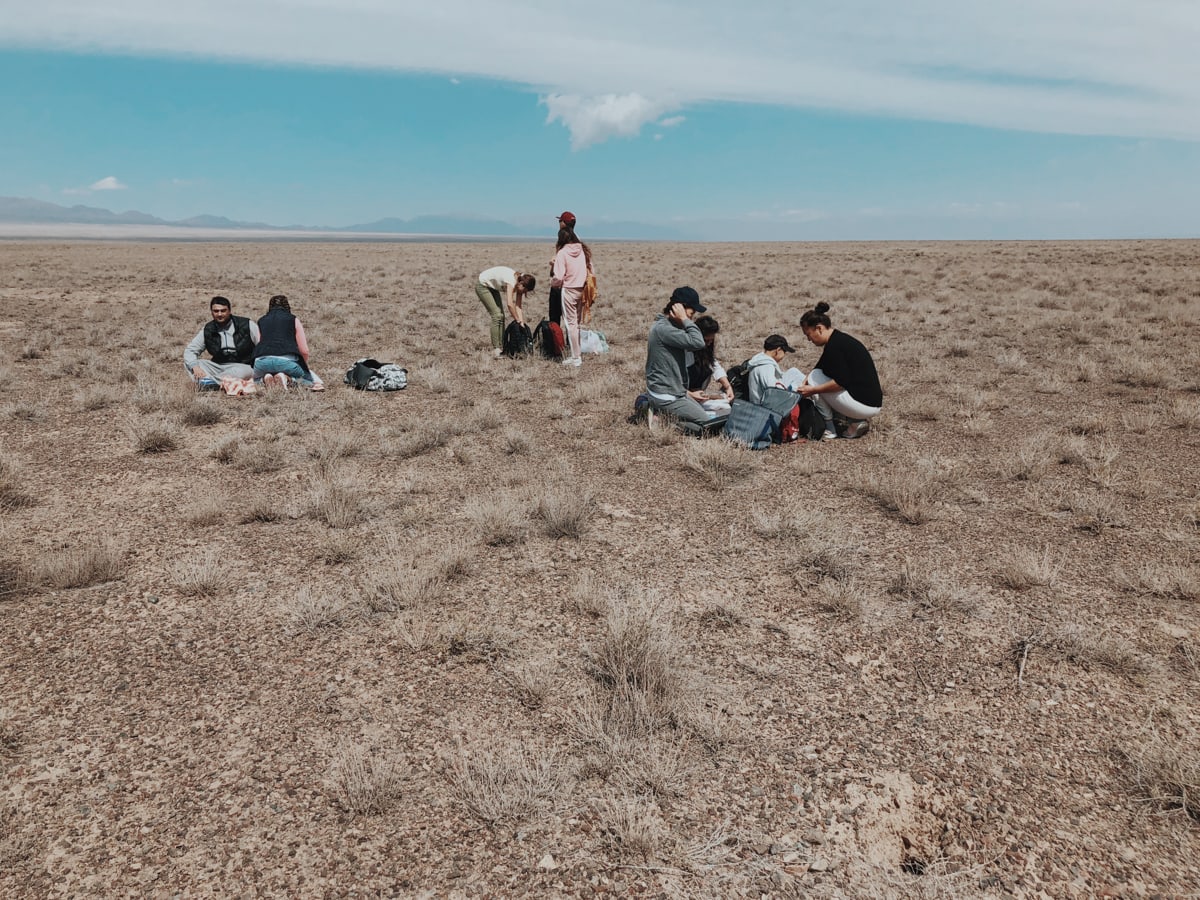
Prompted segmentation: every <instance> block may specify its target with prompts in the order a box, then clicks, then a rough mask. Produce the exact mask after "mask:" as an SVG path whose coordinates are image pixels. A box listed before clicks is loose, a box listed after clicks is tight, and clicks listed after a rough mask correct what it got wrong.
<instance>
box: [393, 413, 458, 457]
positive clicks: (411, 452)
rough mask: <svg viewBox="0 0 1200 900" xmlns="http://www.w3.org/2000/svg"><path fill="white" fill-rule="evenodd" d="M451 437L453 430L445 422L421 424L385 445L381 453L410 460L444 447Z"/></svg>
mask: <svg viewBox="0 0 1200 900" xmlns="http://www.w3.org/2000/svg"><path fill="white" fill-rule="evenodd" d="M453 436H454V432H453V430H452V429H451V428H450V426H449V425H448V424H447V423H445V422H441V421H427V422H421V423H419V424H418V425H417V426H416V427H415V428H414V429H413V430H412V431H409V432H407V433H406V434H403V435H401V436H400V437H398V438H395V439H394V440H392V441H389V442H388V443H387V444H385V445H384V447H383V452H384V454H385V455H387V456H394V457H396V458H397V459H412V458H414V457H417V456H422V455H424V454H426V453H428V452H429V451H431V450H436V449H438V448H439V447H445V446H446V444H448V443H450V438H452V437H453Z"/></svg>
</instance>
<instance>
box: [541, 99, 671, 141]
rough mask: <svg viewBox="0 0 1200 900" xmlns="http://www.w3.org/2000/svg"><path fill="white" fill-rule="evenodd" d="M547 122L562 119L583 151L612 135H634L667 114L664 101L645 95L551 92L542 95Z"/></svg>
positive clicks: (572, 139)
mask: <svg viewBox="0 0 1200 900" xmlns="http://www.w3.org/2000/svg"><path fill="white" fill-rule="evenodd" d="M542 103H544V104H545V105H546V108H547V109H548V110H549V113H548V114H547V115H546V121H547V122H555V121H559V122H562V123H563V125H565V126H566V127H567V130H568V131H570V132H571V147H572V148H573V149H575V150H582V149H583V148H584V147H588V146H590V145H592V144H598V143H600V142H601V141H606V140H608V139H609V138H611V137H634V136H635V135H636V134H637V133H638V132H639V131H641V130H642V126H643V125H645V124H646V123H648V122H653V121H654V120H655V119H657V118H658V117H659V116H660V115H662V113H663V111H664V110H663V107H664V106H665V104H664V103H662V102H661V101H654V100H650V99H648V98H646V97H643V96H642V95H641V94H622V95H619V96H618V95H617V94H604V95H603V96H600V97H581V96H579V95H578V94H550V95H549V96H546V97H543V98H542Z"/></svg>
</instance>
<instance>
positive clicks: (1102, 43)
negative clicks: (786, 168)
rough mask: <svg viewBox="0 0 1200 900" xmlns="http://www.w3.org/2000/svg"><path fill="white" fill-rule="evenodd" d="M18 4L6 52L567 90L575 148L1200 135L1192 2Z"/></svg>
mask: <svg viewBox="0 0 1200 900" xmlns="http://www.w3.org/2000/svg"><path fill="white" fill-rule="evenodd" d="M5 5H6V7H8V8H7V9H6V12H5V27H4V32H3V34H2V35H0V44H4V45H8V46H35V47H52V48H53V47H61V48H72V49H85V50H89V51H95V50H96V49H101V50H107V51H111V52H123V53H124V52H130V53H145V54H155V55H160V54H181V55H188V56H201V57H205V56H207V57H221V58H229V59H243V60H254V61H264V62H279V63H300V64H320V65H340V66H347V67H356V68H379V69H397V70H412V71H422V72H437V73H442V74H444V75H448V76H454V77H461V76H466V75H470V76H476V77H485V78H496V79H501V80H504V81H508V82H512V83H515V84H521V85H526V86H528V87H529V88H530V89H531V90H533V91H536V92H537V93H539V94H540V95H542V96H544V97H546V98H551V97H554V98H563V100H562V103H561V105H556V106H550V109H551V117H552V120H554V121H561V122H563V123H564V124H565V125H566V126H567V127H568V128H569V129H570V130H571V136H572V141H573V143H575V144H576V145H577V146H586V145H587V144H589V143H594V142H596V141H599V140H604V139H605V138H607V137H612V136H620V135H628V134H636V133H637V131H638V129H640V128H641V127H642V126H643V125H645V124H647V123H648V122H650V121H652V120H653V119H654V117H655V116H659V115H663V114H665V113H666V112H668V111H670V110H678V109H683V108H686V107H687V106H688V105H689V104H693V103H700V102H711V101H716V102H728V101H732V102H750V103H766V104H780V105H789V106H801V107H812V108H820V109H831V110H840V111H845V112H850V113H861V114H883V115H889V116H896V117H902V118H920V119H929V120H938V121H947V122H964V123H972V124H978V125H985V126H992V127H1003V128H1019V129H1027V130H1034V131H1049V132H1063V133H1078V134H1111V135H1125V136H1131V137H1138V138H1164V137H1177V138H1184V139H1188V140H1200V116H1197V115H1196V110H1197V109H1200V53H1196V52H1195V48H1196V47H1197V46H1198V45H1200V4H1197V3H1195V2H1193V0H1155V2H1153V3H1134V2H1130V0H1006V2H1004V3H994V4H977V3H964V2H962V0H910V2H907V3H895V2H893V0H888V2H884V0H843V2H842V3H840V4H816V3H812V2H809V3H803V2H796V0H749V2H747V3H741V4H729V3H727V2H726V0H607V2H605V3H603V4H593V5H591V6H588V7H586V8H584V7H579V6H570V5H566V4H551V5H547V4H546V3H545V2H544V0H509V2H507V3H505V4H504V5H503V11H502V12H498V11H497V10H498V8H497V6H496V4H495V3H494V2H492V0H439V2H437V3H435V4H417V3H396V2H394V0H196V2H193V3H187V4H183V3H178V4H177V3H162V2H160V0H106V2H105V3H88V2H84V0H42V2H39V3H36V4H16V3H7V4H5ZM480 48H508V49H506V50H498V51H496V52H480ZM547 105H548V106H549V104H547ZM651 110H654V111H653V112H651ZM660 124H662V123H660Z"/></svg>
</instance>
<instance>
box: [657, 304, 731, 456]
mask: <svg viewBox="0 0 1200 900" xmlns="http://www.w3.org/2000/svg"><path fill="white" fill-rule="evenodd" d="M706 311H707V307H705V306H704V305H703V304H702V303H701V302H700V295H699V294H697V293H696V292H695V291H694V290H693V289H692V288H690V287H679V288H676V289H675V291H674V292H673V293H672V294H671V301H670V302H669V303H668V304H667V306H666V308H665V309H664V310H663V311H662V312H661V313H659V314H658V316H657V317H656V318H655V320H654V324H653V325H651V326H650V333H649V335H648V336H647V339H646V393H647V394H649V395H650V406H651V408H653V409H656V410H658V411H660V412H664V413H667V414H668V415H670V416H674V417H675V419H677V420H678V421H679V423H680V425H681V426H682V427H683V429H684V430H685V431H688V432H691V433H693V434H696V433H699V431H700V426H701V425H703V424H705V423H706V422H709V421H711V420H712V419H715V418H717V416H716V414H715V413H711V412H709V411H708V410H706V409H705V408H704V407H703V406H701V405H700V404H699V403H698V402H696V400H695V399H693V398H692V397H690V396H688V390H687V357H686V354H687V351H689V350H691V351H692V352H693V353H695V352H697V351H699V350H703V349H704V335H703V334H701V332H700V329H699V328H698V327H697V326H696V323H695V322H693V321H692V319H694V318H695V317H696V313H702V312H706Z"/></svg>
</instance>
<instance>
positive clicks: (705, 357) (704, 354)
mask: <svg viewBox="0 0 1200 900" xmlns="http://www.w3.org/2000/svg"><path fill="white" fill-rule="evenodd" d="M696 327H697V328H699V329H700V333H701V334H702V335H704V336H705V337H708V336H709V335H710V334H719V333H720V331H721V326H720V325H718V324H717V320H716V319H714V318H713V317H712V316H700V317H699V318H698V319H696ZM693 356H694V358H695V360H696V362H697V364H699V365H701V366H703V367H704V370H705V371H711V370H712V364H713V360H715V359H716V358H717V341H716V338H713V342H712V343H711V344H710V343H709V342H708V341H705V342H704V349H703V350H695V351H693Z"/></svg>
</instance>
